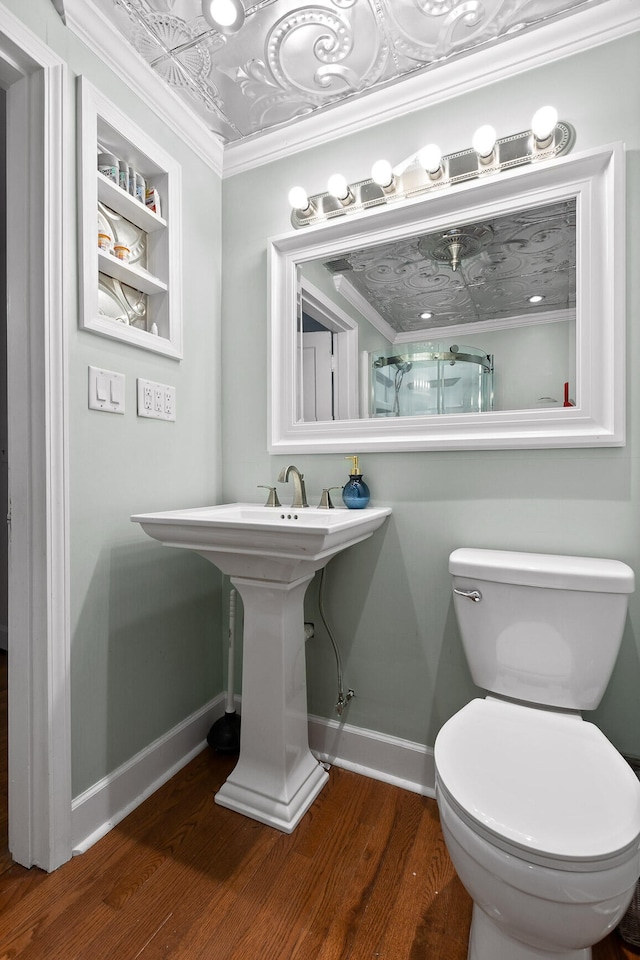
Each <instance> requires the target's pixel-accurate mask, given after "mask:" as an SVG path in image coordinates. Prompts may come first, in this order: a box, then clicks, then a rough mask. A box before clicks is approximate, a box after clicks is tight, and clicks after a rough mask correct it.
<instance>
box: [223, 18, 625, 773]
mask: <svg viewBox="0 0 640 960" xmlns="http://www.w3.org/2000/svg"><path fill="white" fill-rule="evenodd" d="M639 54H640V43H639V40H638V35H635V36H632V37H630V38H625V39H623V40H619V41H616V42H613V43H611V44H609V45H607V46H602V47H599V48H597V49H595V50H592V51H590V52H588V53H584V54H580V55H576V56H574V57H571V58H566V59H564V60H562V61H559V62H556V63H552V64H550V65H548V66H545V67H543V68H540V69H537V70H535V71H530V72H528V73H523V74H522V75H520V76H518V77H515V78H512V79H510V80H508V81H505V82H500V83H496V84H493V85H491V86H487V87H485V88H481V89H478V90H476V91H474V92H473V93H469V94H466V95H464V96H461V97H459V98H457V99H452V100H449V101H447V102H444V103H441V104H439V105H437V106H434V107H432V108H430V109H427V110H424V111H422V112H418V113H412V114H410V115H407V116H400V117H398V118H397V119H396V120H394V121H392V122H389V123H385V124H381V125H377V126H371V127H370V128H369V129H368V130H366V131H365V132H360V133H357V134H353V135H351V136H348V137H344V138H341V139H338V140H335V141H334V142H327V143H325V144H323V145H322V146H321V147H314V149H313V150H307V151H304V152H301V153H298V154H297V155H295V156H292V157H290V158H287V159H285V160H281V161H277V162H273V163H270V164H268V165H265V166H263V167H262V168H261V169H256V170H252V171H250V172H247V173H242V174H238V175H236V176H234V177H231V178H229V179H227V180H225V181H224V183H223V223H224V231H223V232H224V248H223V276H224V286H223V329H222V361H223V395H224V405H223V410H222V423H223V435H222V436H223V449H224V472H223V490H222V493H223V497H224V499H229V500H231V499H248V500H257V499H259V496H258V495H259V494H260V493H261V492H262V491H257V490H256V484H259V483H270V482H271V483H275V481H276V477H277V475H278V472H279V470H280V468H281V467H282V465H283V463H284V462H285V460H284V458H283V457H270V456H269V454H268V453H267V426H266V397H267V370H266V362H265V357H266V355H267V263H266V247H267V240H268V238H269V237H270V236H273V235H277V234H281V233H285V232H287V231H288V230H289V229H290V223H289V209H288V205H287V193H288V190H289V188H290V187H291V186H293V185H294V184H295V183H301V184H302V185H303V186H305V187H306V188H307V189H308V191H309V192H310V193H312V194H313V193H318V192H321V191H322V190H324V189H325V184H326V180H327V177H328V175H330V174H331V173H333V172H335V171H338V170H339V171H341V172H342V173H343V174H344V175H345V176H346V177H347V179H348V180H350V181H354V180H359V179H362V177H366V176H367V175H368V171H369V169H370V167H371V163H372V162H373V161H374V160H376V159H378V158H379V157H381V156H383V157H386V158H387V159H388V160H390V161H391V162H392V163H397V162H399V161H400V160H402V159H403V158H404V157H406V156H409V155H410V154H412V153H413V152H415V151H416V150H417V149H418V148H419V147H420V146H422V145H423V144H424V143H426V142H429V141H432V140H435V141H437V142H438V143H439V144H440V146H441V147H442V150H443V152H444V153H448V152H453V151H455V150H458V149H462V148H463V147H466V146H467V145H468V144H469V143H470V141H471V136H472V134H473V131H474V130H475V129H476V127H477V126H479V124H480V123H492V124H494V125H495V126H496V128H497V131H498V135H499V136H504V135H508V134H510V133H514V132H516V131H518V130H521V129H524V128H526V126H527V125H528V123H529V120H530V117H531V116H532V114H533V113H534V111H535V110H536V109H537V108H538V107H539V106H541V105H542V104H545V103H549V102H550V103H554V104H555V105H556V106H557V108H558V111H559V113H560V116H561V117H562V118H563V119H566V120H568V121H570V122H571V123H572V124H573V125H574V126H575V128H576V130H577V133H578V140H577V143H576V146H575V150H576V151H580V150H584V149H587V148H589V147H593V146H599V145H602V144H606V143H609V142H612V141H616V140H622V141H625V143H626V147H627V212H628V222H627V228H626V229H627V241H628V244H627V277H628V279H627V295H628V311H627V312H628V341H627V356H628V358H629V361H628V372H627V375H628V390H627V393H628V441H627V445H626V447H624V448H621V449H602V450H597V449H596V450H540V451H527V450H513V451H478V452H474V451H465V452H450V453H448V452H439V453H438V452H429V453H407V454H375V455H374V454H365V455H363V456H362V461H361V463H362V466H363V468H364V474H365V478H366V479H367V480H368V481H369V484H370V486H371V490H372V496H373V501H374V502H377V503H385V504H390V505H391V506H392V507H393V516H392V518H391V520H390V522H389V523H388V525H387V527H386V530H385V531H384V532H382V533H379V534H377V535H375V536H374V537H373V538H372V539H371V540H369V541H367V542H366V543H364V544H361V545H359V546H357V547H354V548H353V549H351V550H350V551H348V552H347V553H345V554H343V555H341V556H339V557H338V558H336V559H335V560H334V561H332V562H331V564H330V565H329V567H328V570H327V585H326V590H327V599H326V607H327V613H328V616H329V618H330V621H331V623H332V625H333V628H334V632H335V635H336V638H337V640H338V642H339V644H340V646H341V648H342V655H343V661H344V672H345V682H346V684H347V685H348V686H351V687H353V688H354V689H355V691H356V695H357V696H356V699H355V700H354V701H352V703H351V704H350V707H349V711H348V714H347V715H346V719H347V720H348V722H349V723H351V724H355V725H356V726H360V727H364V728H367V729H371V730H377V731H381V732H383V733H385V734H389V735H395V736H399V737H404V738H407V739H409V740H413V741H416V742H419V743H424V744H427V745H432V744H433V742H434V738H435V735H436V733H437V731H438V729H439V727H440V725H441V724H442V722H443V721H444V720H446V719H447V718H448V717H449V716H450V715H451V714H452V713H453V712H455V711H456V710H457V709H458V708H459V707H460V706H461V705H462V704H463V703H464V702H465V701H466V700H468V699H469V698H470V697H472V696H473V695H474V694H475V692H476V690H475V688H474V686H473V684H472V682H471V679H470V676H469V673H468V669H467V667H466V663H465V660H464V656H463V653H462V650H461V646H460V640H459V636H458V631H457V627H456V623H455V617H454V614H453V609H452V606H451V601H450V585H449V578H448V573H447V558H448V555H449V553H450V551H451V550H452V549H453V548H455V547H458V546H463V545H464V546H483V547H495V548H505V549H518V550H532V551H543V552H544V551H549V552H555V553H576V554H584V555H593V556H604V557H616V558H619V559H621V560H624V561H626V562H627V563H629V564H630V565H631V566H632V567H633V568H634V569H635V570H636V571H637V573H638V575H639V576H640V537H639V533H640V523H639V519H640V518H639V512H640V477H639V470H638V455H639V452H640V436H639V427H638V413H640V378H638V377H637V376H636V375H635V363H634V358H638V357H639V356H640V349H639V348H640V324H639V323H638V319H637V313H638V303H639V292H640V291H639V285H638V275H639V274H638V269H637V264H638V262H639V260H640V228H639V227H638V217H637V211H638V209H640V206H639V187H640V163H639V155H638V150H639V149H640V111H639V109H638V108H639V106H640V103H639V99H640V97H639V93H638V91H640V56H639ZM606 78H608V80H607V79H606ZM425 84H428V75H427V77H426V78H425ZM621 91H624V95H622V93H621ZM372 215H375V214H372ZM287 459H293V460H295V462H296V464H297V465H298V466H299V467H300V468H301V469H302V470H303V471H304V473H305V475H306V478H307V487H308V490H309V491H310V494H311V496H312V497H313V498H315V497H319V494H320V491H321V489H322V487H325V486H330V485H333V484H337V483H341V482H344V481H345V479H346V475H347V464H346V463H345V461H344V460H343V459H342V456H341V455H340V454H336V455H333V456H332V455H315V456H297V455H296V456H295V458H287ZM281 492H283V493H284V491H281ZM284 502H286V501H284ZM316 590H317V585H316V584H314V585H312V586H311V587H310V590H309V596H308V616H309V618H313V619H315V621H316V626H317V636H316V638H315V639H313V640H311V641H310V642H309V643H308V645H307V656H308V683H309V709H310V711H311V712H312V713H315V714H319V715H321V716H325V717H335V714H334V711H333V704H334V702H335V699H336V690H335V666H334V661H333V655H332V652H331V649H330V646H329V643H328V641H327V639H326V637H325V636H324V634H323V630H322V629H321V628H319V627H318V618H317V611H316V609H315V591H316ZM638 633H640V589H639V591H638V594H637V595H636V596H635V597H634V598H633V599H632V601H631V607H630V616H629V620H628V624H627V628H626V631H625V636H624V640H623V645H622V651H621V654H620V658H619V661H618V665H617V667H616V670H615V674H614V676H613V678H612V681H611V684H610V686H609V690H608V692H607V694H606V695H605V699H604V700H603V703H602V705H601V707H600V708H599V709H598V711H597V712H596V714H595V720H596V721H597V722H598V723H599V724H600V725H601V727H602V728H603V730H604V731H605V732H606V733H607V735H608V736H609V737H610V738H611V739H612V740H613V741H614V743H615V744H616V745H617V746H618V747H619V748H620V749H621V750H623V751H624V752H625V753H628V754H632V755H636V756H640V654H639V650H638V637H637V635H638Z"/></svg>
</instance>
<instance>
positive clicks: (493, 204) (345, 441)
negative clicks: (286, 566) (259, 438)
mask: <svg viewBox="0 0 640 960" xmlns="http://www.w3.org/2000/svg"><path fill="white" fill-rule="evenodd" d="M624 161H625V157H624V147H623V145H622V144H621V143H616V144H612V145H609V146H606V147H601V148H597V149H593V150H589V151H585V152H584V153H581V154H576V155H572V156H569V157H563V158H561V159H556V160H549V161H545V162H543V163H540V165H535V166H534V165H531V166H528V167H525V168H519V169H517V170H513V171H508V172H506V173H501V174H499V175H497V176H495V177H493V178H490V177H489V176H488V177H487V179H486V180H484V181H474V182H473V183H470V184H463V185H461V186H458V187H451V188H444V189H443V191H442V192H441V193H438V194H436V195H433V194H430V195H428V196H427V197H421V198H418V199H416V200H409V201H407V202H406V203H403V204H397V205H393V206H392V207H389V208H382V209H380V208H378V209H377V210H376V211H375V212H366V211H365V212H363V213H358V214H354V215H353V216H350V217H349V216H345V217H344V218H340V219H337V220H333V221H330V222H327V223H323V224H318V225H317V226H311V227H307V228H305V229H302V230H297V231H294V232H292V233H287V234H285V235H283V236H280V237H274V238H272V239H271V240H270V241H269V277H270V290H269V323H270V336H269V342H270V358H269V410H270V417H269V452H270V453H274V454H277V453H283V454H284V453H298V452H301V453H334V452H336V453H337V452H347V453H354V452H376V451H405V450H462V449H487V450H491V449H503V448H509V447H511V448H521V449H532V448H544V447H591V446H623V445H624V442H625V226H624V223H625V217H624V213H625V192H624V190H625V177H624ZM568 197H575V198H576V203H577V237H576V240H577V243H576V247H577V264H576V266H577V291H576V295H577V296H576V301H577V311H576V317H577V323H576V353H577V355H576V391H575V392H576V397H575V400H576V406H574V407H567V408H560V409H557V408H555V409H554V408H544V409H537V410H504V411H491V412H489V413H471V414H451V415H449V414H445V415H442V414H440V415H434V416H418V417H399V418H397V419H393V418H384V419H366V418H365V419H358V420H336V421H325V422H311V423H305V422H296V420H295V411H296V409H297V408H298V406H297V403H296V383H297V381H298V369H297V365H298V350H297V337H296V326H297V320H296V317H297V303H298V297H299V291H298V289H297V268H298V266H300V265H302V264H304V263H305V262H307V261H310V260H317V259H319V258H321V257H327V258H334V257H335V258H337V257H339V256H341V255H343V254H344V253H345V252H346V251H347V250H349V249H350V248H353V247H356V248H360V247H363V246H367V245H372V244H376V243H381V242H383V241H389V240H395V239H401V238H403V237H406V236H410V235H412V234H415V233H416V232H421V233H422V232H427V231H432V230H437V229H439V228H441V227H449V226H450V225H451V223H452V222H455V221H457V222H472V221H473V220H478V219H482V218H488V217H489V216H491V217H494V216H497V215H500V214H503V213H508V212H510V211H514V210H519V209H523V208H525V207H531V206H537V205H540V204H544V203H549V202H552V201H556V200H561V199H565V198H568Z"/></svg>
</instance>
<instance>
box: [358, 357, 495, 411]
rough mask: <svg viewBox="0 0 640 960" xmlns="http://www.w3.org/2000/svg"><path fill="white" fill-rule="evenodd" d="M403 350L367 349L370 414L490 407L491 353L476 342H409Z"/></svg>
mask: <svg viewBox="0 0 640 960" xmlns="http://www.w3.org/2000/svg"><path fill="white" fill-rule="evenodd" d="M407 347H408V349H406V350H405V351H403V353H402V354H399V355H398V354H396V355H393V351H391V354H392V355H391V356H390V355H389V353H388V352H387V353H385V352H383V353H379V352H375V351H374V352H372V353H370V354H369V358H370V378H371V380H370V395H371V399H370V408H371V416H372V417H413V416H421V415H423V414H433V413H484V412H486V411H487V410H492V409H493V357H491V356H489V355H487V354H485V353H483V352H482V350H477V349H476V348H475V347H467V346H458V345H457V344H455V343H454V344H451V345H450V346H449V347H446V346H445V345H444V344H441V343H418V344H408V345H407Z"/></svg>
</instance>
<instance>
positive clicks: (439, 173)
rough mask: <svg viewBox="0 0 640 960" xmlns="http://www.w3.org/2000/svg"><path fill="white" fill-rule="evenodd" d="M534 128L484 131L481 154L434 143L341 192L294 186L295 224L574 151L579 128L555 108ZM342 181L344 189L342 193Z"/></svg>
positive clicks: (477, 139) (478, 145)
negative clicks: (444, 149) (442, 152)
mask: <svg viewBox="0 0 640 960" xmlns="http://www.w3.org/2000/svg"><path fill="white" fill-rule="evenodd" d="M540 118H542V120H541V119H540ZM549 120H551V122H549ZM531 127H532V128H531V129H530V130H524V131H523V132H522V133H516V134H513V136H510V137H503V138H502V139H500V140H498V139H494V134H495V132H494V131H493V130H492V128H490V127H481V128H480V130H479V131H477V132H476V135H475V136H474V147H475V149H474V148H473V147H472V148H469V149H467V150H462V151H460V152H459V153H450V154H447V155H446V156H443V157H440V156H439V150H438V148H437V146H436V145H435V144H429V145H428V147H425V148H423V149H422V150H421V151H419V152H418V153H416V154H415V155H414V156H412V157H410V158H409V159H408V160H407V161H405V162H404V163H400V164H398V166H397V167H396V168H395V169H392V168H391V167H390V166H389V165H388V164H385V165H384V167H383V166H382V161H378V162H377V163H376V164H374V169H373V171H372V177H373V178H375V179H373V178H372V179H369V180H360V181H358V183H352V184H347V182H346V180H344V178H343V177H340V178H338V177H337V176H334V177H332V178H331V181H332V182H331V188H332V189H333V190H334V191H335V192H330V191H327V192H326V193H318V194H315V195H314V196H312V197H308V196H307V195H306V193H305V191H304V189H303V188H302V187H294V188H293V189H292V190H291V191H290V193H289V202H290V204H291V206H292V207H293V210H292V213H291V223H292V224H293V226H294V227H295V228H296V229H298V228H300V227H306V226H310V225H311V224H314V223H322V222H323V221H326V220H331V219H333V218H334V217H343V216H350V215H351V214H354V213H360V212H361V211H362V210H368V209H369V208H370V207H377V206H379V205H380V204H383V203H395V202H396V201H398V200H406V199H409V198H411V197H417V196H420V195H421V194H423V193H427V192H428V191H430V190H439V189H441V188H442V187H450V186H455V184H458V183H463V182H464V181H465V180H473V179H477V178H481V177H487V176H493V175H495V174H497V173H501V172H502V171H503V170H510V169H511V168H512V167H519V166H522V165H523V164H525V163H537V162H539V161H541V160H551V159H553V158H554V157H559V156H562V155H563V154H565V153H569V151H570V150H571V149H572V148H573V145H574V143H575V139H576V134H575V130H574V128H573V127H572V126H571V125H570V124H569V123H565V122H564V121H558V120H557V114H556V113H555V110H554V109H553V108H552V107H542V108H541V109H540V110H539V111H538V112H537V113H536V115H535V116H534V118H533V120H532V124H531ZM389 177H390V179H389ZM338 179H339V180H340V190H336V184H337V183H338ZM385 180H387V181H388V182H386V183H385ZM331 188H330V189H331ZM337 193H340V194H341V196H337V195H336V194H337Z"/></svg>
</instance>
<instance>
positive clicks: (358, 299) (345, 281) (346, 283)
mask: <svg viewBox="0 0 640 960" xmlns="http://www.w3.org/2000/svg"><path fill="white" fill-rule="evenodd" d="M333 285H334V287H335V288H336V293H339V294H340V296H341V297H344V299H345V300H346V301H347V303H350V304H351V306H352V307H355V308H356V310H357V311H358V313H359V314H360V315H361V316H362V317H364V319H365V320H368V321H369V323H370V324H371V326H372V327H375V329H376V330H377V331H378V333H381V334H382V336H383V337H384V338H385V340H388V341H389V342H390V343H394V341H395V339H396V337H397V335H398V331H397V330H394V329H393V327H392V326H391V324H390V323H387V321H386V320H385V319H384V317H383V316H381V315H380V314H379V313H378V311H377V310H376V308H375V307H374V306H373V305H372V304H370V303H369V301H368V300H367V299H366V297H363V295H362V294H361V293H360V291H359V290H357V289H356V287H354V285H353V284H352V282H351V280H349V278H348V277H345V276H344V274H342V273H336V274H334V277H333ZM416 339H417V338H416Z"/></svg>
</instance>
